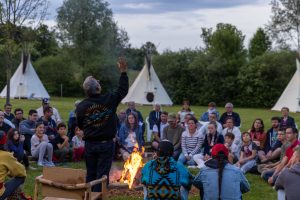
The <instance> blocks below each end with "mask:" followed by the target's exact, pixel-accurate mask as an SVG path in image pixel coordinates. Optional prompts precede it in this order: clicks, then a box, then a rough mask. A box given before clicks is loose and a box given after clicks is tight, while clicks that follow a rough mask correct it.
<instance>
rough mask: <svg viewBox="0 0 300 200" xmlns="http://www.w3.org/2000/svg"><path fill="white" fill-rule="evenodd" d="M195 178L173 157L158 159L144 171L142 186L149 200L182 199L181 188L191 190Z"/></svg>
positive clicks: (145, 167)
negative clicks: (145, 189) (144, 187)
mask: <svg viewBox="0 0 300 200" xmlns="http://www.w3.org/2000/svg"><path fill="white" fill-rule="evenodd" d="M192 181H193V176H192V175H191V174H190V173H189V171H188V170H187V169H186V168H185V167H184V166H183V165H182V164H181V163H177V162H176V161H175V160H174V159H173V158H172V157H158V158H157V159H155V160H152V161H149V162H148V163H146V165H145V166H144V168H143V169H142V184H144V185H145V186H146V188H147V197H146V199H147V200H159V199H173V200H175V199H180V187H181V186H183V187H185V188H186V189H187V190H189V189H190V188H191V185H192Z"/></svg>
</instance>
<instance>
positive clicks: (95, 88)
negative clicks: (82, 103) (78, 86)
mask: <svg viewBox="0 0 300 200" xmlns="http://www.w3.org/2000/svg"><path fill="white" fill-rule="evenodd" d="M82 87H83V90H84V92H85V93H86V94H87V95H88V96H92V95H95V94H100V92H101V86H100V84H99V83H98V81H97V80H96V79H95V78H94V77H93V76H88V77H86V79H85V80H84V82H83V84H82Z"/></svg>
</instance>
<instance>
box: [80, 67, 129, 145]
mask: <svg viewBox="0 0 300 200" xmlns="http://www.w3.org/2000/svg"><path fill="white" fill-rule="evenodd" d="M128 88H129V84H128V76H127V74H126V72H123V73H121V76H120V80H119V87H118V89H117V91H115V92H112V93H108V94H104V95H102V94H99V95H94V96H91V97H88V98H86V99H84V100H83V101H82V102H81V103H79V104H78V106H77V110H76V115H77V124H78V127H79V128H80V129H82V130H83V132H84V137H83V139H84V140H86V141H104V140H110V139H112V138H114V137H115V134H116V132H117V117H116V110H117V107H118V105H119V103H120V102H121V100H122V99H123V98H124V97H125V96H126V95H127V93H128Z"/></svg>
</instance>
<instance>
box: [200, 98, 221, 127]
mask: <svg viewBox="0 0 300 200" xmlns="http://www.w3.org/2000/svg"><path fill="white" fill-rule="evenodd" d="M211 113H216V115H217V120H219V118H220V114H219V112H218V111H217V104H216V103H215V102H209V104H208V110H207V111H206V112H204V113H203V114H202V115H201V117H200V121H202V122H208V121H209V115H210V114H211Z"/></svg>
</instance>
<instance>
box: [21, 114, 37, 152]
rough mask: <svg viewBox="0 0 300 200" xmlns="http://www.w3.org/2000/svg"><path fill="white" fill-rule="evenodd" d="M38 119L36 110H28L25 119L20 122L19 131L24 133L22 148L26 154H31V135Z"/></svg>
mask: <svg viewBox="0 0 300 200" xmlns="http://www.w3.org/2000/svg"><path fill="white" fill-rule="evenodd" d="M37 119H38V114H37V111H36V110H30V111H29V116H28V119H27V120H24V121H21V122H20V128H19V129H20V133H21V134H22V135H24V137H25V141H24V150H25V151H26V152H27V154H28V155H30V154H31V143H30V140H31V137H32V135H34V134H35V125H36V121H37Z"/></svg>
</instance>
